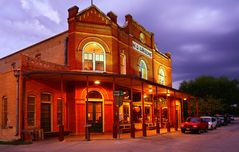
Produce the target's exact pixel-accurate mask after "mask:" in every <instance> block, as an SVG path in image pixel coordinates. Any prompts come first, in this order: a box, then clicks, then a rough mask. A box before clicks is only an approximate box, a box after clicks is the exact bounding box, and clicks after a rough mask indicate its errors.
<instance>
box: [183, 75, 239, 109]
mask: <svg viewBox="0 0 239 152" xmlns="http://www.w3.org/2000/svg"><path fill="white" fill-rule="evenodd" d="M179 89H180V90H182V91H184V92H187V93H190V94H192V95H194V96H197V97H199V98H200V100H199V112H201V113H203V112H204V113H212V114H215V113H227V112H230V110H231V109H230V106H231V105H233V104H237V105H239V81H238V80H229V79H228V78H227V77H219V78H215V77H212V76H201V77H198V78H196V79H195V80H191V81H183V82H182V83H181V84H180V88H179Z"/></svg>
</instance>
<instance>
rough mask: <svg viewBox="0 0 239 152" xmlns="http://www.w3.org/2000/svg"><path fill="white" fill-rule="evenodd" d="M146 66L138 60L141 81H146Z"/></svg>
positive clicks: (142, 61)
mask: <svg viewBox="0 0 239 152" xmlns="http://www.w3.org/2000/svg"><path fill="white" fill-rule="evenodd" d="M147 72H148V71H147V66H146V63H145V61H144V60H140V62H139V76H140V78H143V79H146V80H147V79H148V74H147Z"/></svg>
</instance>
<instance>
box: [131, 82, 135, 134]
mask: <svg viewBox="0 0 239 152" xmlns="http://www.w3.org/2000/svg"><path fill="white" fill-rule="evenodd" d="M132 81H133V80H132V78H131V79H130V98H131V101H130V126H131V129H130V136H131V138H135V125H134V122H133V88H132V83H133V82H132Z"/></svg>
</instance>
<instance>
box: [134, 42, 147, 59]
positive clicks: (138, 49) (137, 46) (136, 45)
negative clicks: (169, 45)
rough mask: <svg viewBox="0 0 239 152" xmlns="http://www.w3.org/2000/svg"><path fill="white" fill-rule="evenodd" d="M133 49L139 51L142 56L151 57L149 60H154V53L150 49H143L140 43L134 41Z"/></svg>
mask: <svg viewBox="0 0 239 152" xmlns="http://www.w3.org/2000/svg"><path fill="white" fill-rule="evenodd" d="M132 47H133V48H134V49H135V50H136V51H138V52H140V53H142V54H144V55H146V56H147V57H149V58H151V59H152V52H151V51H150V50H149V49H147V48H145V47H143V46H142V45H140V44H138V43H137V42H135V41H132Z"/></svg>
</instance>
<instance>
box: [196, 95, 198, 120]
mask: <svg viewBox="0 0 239 152" xmlns="http://www.w3.org/2000/svg"><path fill="white" fill-rule="evenodd" d="M196 116H198V97H196Z"/></svg>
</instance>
